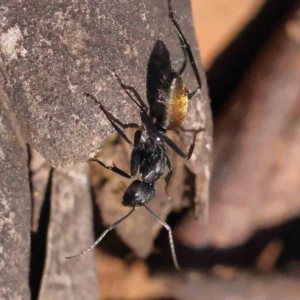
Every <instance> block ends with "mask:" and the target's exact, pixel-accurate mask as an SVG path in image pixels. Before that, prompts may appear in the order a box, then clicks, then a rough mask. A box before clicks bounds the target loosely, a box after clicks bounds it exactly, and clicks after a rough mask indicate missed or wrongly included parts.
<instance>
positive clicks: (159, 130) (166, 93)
mask: <svg viewBox="0 0 300 300" xmlns="http://www.w3.org/2000/svg"><path fill="white" fill-rule="evenodd" d="M167 1H168V9H169V18H170V19H171V21H172V23H173V25H174V26H175V29H176V31H177V35H178V37H179V40H180V44H181V47H182V50H183V54H184V62H183V65H182V67H181V68H180V70H179V72H176V71H174V70H172V69H171V68H170V70H167V72H165V74H164V76H163V77H164V79H163V80H162V81H161V82H160V83H158V85H159V86H158V85H157V86H156V90H155V93H156V96H155V97H152V98H151V97H150V96H149V93H147V100H148V103H149V107H150V112H149V113H148V107H147V106H146V105H145V103H144V102H143V100H142V98H141V97H140V96H139V94H138V93H137V91H136V90H135V89H134V88H133V87H130V86H127V85H124V84H123V83H122V81H121V79H120V78H119V77H118V76H117V75H116V74H114V75H115V76H116V78H117V80H118V81H119V83H120V85H121V87H122V88H123V90H124V91H125V92H126V94H127V95H128V96H129V97H130V98H131V100H132V101H133V102H134V103H135V104H136V105H137V106H138V107H139V109H140V115H141V121H142V123H143V126H139V125H137V124H130V125H127V126H125V125H123V124H122V123H121V122H120V121H119V120H117V119H116V118H115V117H114V116H113V115H112V114H111V113H110V112H108V111H107V110H106V108H105V107H104V106H103V105H102V103H101V102H100V101H99V100H97V99H96V98H95V97H94V96H93V95H90V94H87V93H85V96H87V97H90V98H92V99H93V100H94V101H95V102H96V103H97V104H99V106H100V109H101V110H102V111H103V113H104V114H105V115H106V117H107V118H108V120H109V121H110V123H111V124H112V126H113V127H114V129H115V130H116V131H117V132H118V133H119V134H120V136H122V138H123V139H124V140H125V141H126V142H127V143H128V144H129V145H130V146H131V147H132V149H133V150H132V154H131V160H130V166H131V167H130V174H127V173H126V172H124V171H123V170H121V169H119V168H118V167H116V166H115V165H114V166H106V165H105V164H104V163H103V162H101V161H99V160H97V159H90V160H92V161H96V162H97V163H99V164H100V165H102V166H103V167H104V168H106V169H109V170H111V171H113V172H115V173H117V174H119V175H121V176H123V177H126V178H129V179H132V178H134V177H135V176H136V175H137V172H138V169H139V172H140V176H141V180H134V181H133V182H132V183H131V184H130V185H129V187H128V188H127V190H126V191H125V192H124V195H123V201H122V205H124V206H130V207H132V209H131V211H130V212H129V213H128V214H127V215H125V216H124V217H123V218H121V219H120V220H118V221H117V222H115V223H113V224H112V225H111V226H109V227H108V228H107V229H106V230H105V231H104V232H103V233H102V235H101V236H100V237H99V238H98V239H97V240H96V241H95V243H94V244H93V245H92V246H91V247H89V248H88V249H86V250H84V251H83V252H81V253H79V254H77V255H74V256H70V257H67V258H74V257H77V256H79V255H82V254H84V253H86V252H87V251H90V250H91V249H93V248H94V247H95V246H96V245H97V244H98V243H99V242H100V241H101V240H102V239H103V238H104V236H105V235H106V234H107V233H108V232H109V231H110V230H112V229H114V228H115V227H116V226H117V225H118V224H120V223H121V222H122V221H124V220H125V219H126V218H128V217H129V216H130V215H131V214H132V213H133V212H134V210H135V209H136V208H137V207H140V206H144V207H145V208H146V209H147V210H148V211H149V212H150V213H151V214H152V215H153V216H154V217H155V218H156V219H157V220H158V221H159V222H160V223H161V224H162V225H163V226H164V227H165V228H166V229H167V230H168V232H169V241H170V247H171V253H172V258H173V262H174V265H175V267H176V268H177V269H179V264H178V261H177V257H176V253H175V248H174V242H173V236H172V230H171V228H170V226H169V225H168V224H167V223H166V222H164V221H163V220H161V219H160V218H159V217H158V216H157V215H156V214H155V213H154V212H153V211H152V210H150V208H149V207H148V206H147V203H148V202H149V201H150V200H151V199H153V198H154V196H155V191H156V188H155V182H156V181H157V180H159V179H160V178H161V177H162V175H163V173H164V171H165V168H166V166H167V167H168V169H169V172H168V174H167V176H166V178H165V181H166V188H165V189H166V192H167V187H168V183H169V180H170V178H171V175H172V172H173V168H172V164H171V161H170V159H169V157H168V156H167V149H168V147H170V148H172V149H173V150H174V151H175V152H176V153H177V154H178V155H180V156H181V157H182V158H184V159H186V160H188V159H189V158H190V157H191V155H192V153H193V150H194V146H195V139H196V134H195V135H194V140H193V143H192V144H191V146H190V148H189V151H188V153H187V154H185V153H184V152H183V151H182V150H181V149H180V148H179V147H178V146H177V145H176V144H175V143H174V142H173V141H172V140H171V139H170V138H168V137H167V136H166V135H165V133H166V132H167V130H171V129H176V128H178V127H179V126H180V125H181V123H182V121H183V120H184V118H185V115H186V113H187V108H188V102H189V101H190V100H191V99H192V98H194V96H196V95H197V94H198V93H199V92H200V88H201V80H200V76H199V73H198V70H197V67H196V64H195V61H194V58H193V54H192V52H191V49H190V46H189V44H188V43H187V41H186V39H185V37H184V35H183V33H182V31H181V29H180V27H179V25H178V23H177V22H176V20H175V19H174V15H173V10H172V7H171V0H167ZM155 47H165V45H164V44H163V42H161V41H157V43H156V44H155ZM187 58H188V59H189V61H190V64H191V66H192V69H193V72H194V75H195V77H196V80H197V83H198V87H197V88H196V90H194V91H193V92H191V93H190V92H188V90H187V88H186V86H185V85H184V83H183V80H182V74H183V72H184V70H185V67H186V63H187ZM148 71H149V70H148ZM165 71H166V70H165ZM152 80H153V78H152ZM154 81H155V79H154ZM152 82H153V81H152ZM156 83H157V82H156ZM147 88H148V90H149V89H150V88H151V82H150V81H148V82H147ZM132 94H133V95H134V96H135V98H134V97H133V96H132ZM126 127H133V128H138V129H137V130H136V132H135V135H134V143H132V142H131V141H130V140H129V138H128V137H127V136H126V134H125V133H124V132H123V129H125V128H126ZM199 131H202V129H200V130H198V131H197V132H199Z"/></svg>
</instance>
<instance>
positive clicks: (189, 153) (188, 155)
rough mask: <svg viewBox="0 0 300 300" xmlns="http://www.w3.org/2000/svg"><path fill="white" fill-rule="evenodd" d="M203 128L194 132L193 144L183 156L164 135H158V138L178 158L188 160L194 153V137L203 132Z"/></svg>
mask: <svg viewBox="0 0 300 300" xmlns="http://www.w3.org/2000/svg"><path fill="white" fill-rule="evenodd" d="M203 130H204V129H203V128H200V129H198V130H196V131H195V133H194V138H193V142H192V144H191V146H190V148H189V151H188V153H187V154H185V153H184V152H183V151H182V150H181V149H180V148H179V147H178V146H177V145H176V144H175V143H174V142H173V141H172V140H171V139H170V138H168V137H167V136H166V135H160V138H161V139H163V140H164V141H165V143H166V144H167V145H168V146H169V147H170V148H171V149H172V150H173V151H174V152H176V153H177V154H178V155H179V156H181V157H182V158H183V159H185V160H189V159H190V158H191V156H192V154H193V152H194V148H195V142H196V137H197V134H198V133H199V132H201V131H203Z"/></svg>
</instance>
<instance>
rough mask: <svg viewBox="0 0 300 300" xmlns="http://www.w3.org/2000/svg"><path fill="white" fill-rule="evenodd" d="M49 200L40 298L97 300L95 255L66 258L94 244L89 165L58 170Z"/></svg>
mask: <svg viewBox="0 0 300 300" xmlns="http://www.w3.org/2000/svg"><path fill="white" fill-rule="evenodd" d="M50 201H51V204H50V206H51V209H50V221H49V227H48V239H47V254H46V261H45V268H44V273H43V279H42V283H41V288H40V293H39V298H38V299H41V300H47V299H49V300H52V299H57V300H60V299H74V300H80V299H89V300H93V299H95V300H97V299H99V292H98V284H97V276H96V270H95V262H94V255H93V252H90V253H87V254H85V255H83V256H80V257H78V258H75V259H72V260H67V259H66V258H65V257H66V256H70V255H74V254H77V253H79V252H81V251H82V250H84V249H85V248H87V247H89V246H90V245H91V244H92V243H93V242H94V238H93V228H92V222H91V220H92V219H93V216H92V202H91V196H90V187H89V180H88V165H87V164H79V165H76V166H74V167H65V168H59V169H57V170H55V171H54V173H53V179H52V192H51V200H50Z"/></svg>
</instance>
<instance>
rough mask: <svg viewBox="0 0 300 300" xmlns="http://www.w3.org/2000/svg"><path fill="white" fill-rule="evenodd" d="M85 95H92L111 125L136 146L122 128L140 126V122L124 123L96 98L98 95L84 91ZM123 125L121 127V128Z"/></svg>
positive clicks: (129, 142)
mask: <svg viewBox="0 0 300 300" xmlns="http://www.w3.org/2000/svg"><path fill="white" fill-rule="evenodd" d="M84 95H85V96H86V97H90V98H92V99H93V100H94V101H95V102H96V103H97V104H99V107H100V109H101V110H102V111H103V113H104V114H105V116H106V117H107V119H108V120H109V122H110V123H111V125H112V126H113V128H114V129H115V130H116V131H117V132H118V134H119V135H120V136H121V137H122V138H123V139H124V140H125V141H126V142H127V143H128V144H129V145H130V146H131V147H132V148H134V145H133V144H132V142H131V141H130V140H129V138H128V137H127V135H126V134H125V133H124V132H123V131H122V130H121V128H122V129H125V128H139V125H138V124H135V123H129V124H126V125H124V124H122V122H120V121H119V120H118V119H117V118H115V117H114V116H113V115H112V114H111V113H110V112H109V111H108V110H107V109H106V108H105V107H104V106H103V104H102V103H101V102H100V101H99V100H98V99H96V97H94V96H93V95H91V94H88V93H84ZM120 127H121V128H120Z"/></svg>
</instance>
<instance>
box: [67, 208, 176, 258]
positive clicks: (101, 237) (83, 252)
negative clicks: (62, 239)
mask: <svg viewBox="0 0 300 300" xmlns="http://www.w3.org/2000/svg"><path fill="white" fill-rule="evenodd" d="M135 208H136V207H133V209H132V210H131V211H130V212H129V213H128V214H127V215H126V216H124V217H123V218H121V219H120V220H118V221H117V222H115V223H113V224H112V225H110V226H109V227H108V228H107V229H106V230H105V231H104V232H103V233H102V234H101V236H100V237H99V238H98V239H97V240H96V242H95V243H94V244H93V245H92V246H91V247H89V248H87V249H86V250H84V251H82V252H80V253H78V254H76V255H72V256H67V257H66V259H72V258H75V257H77V256H80V255H82V254H85V253H86V252H88V251H90V250H92V249H93V248H95V247H96V245H97V244H99V243H100V242H101V240H102V239H103V238H104V237H105V236H106V234H107V233H108V232H109V231H111V230H112V229H114V228H115V227H116V226H117V225H119V224H120V223H121V222H123V221H124V220H125V219H127V218H128V217H129V216H130V215H131V214H132V213H133V212H134V210H135ZM173 248H174V247H173Z"/></svg>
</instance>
